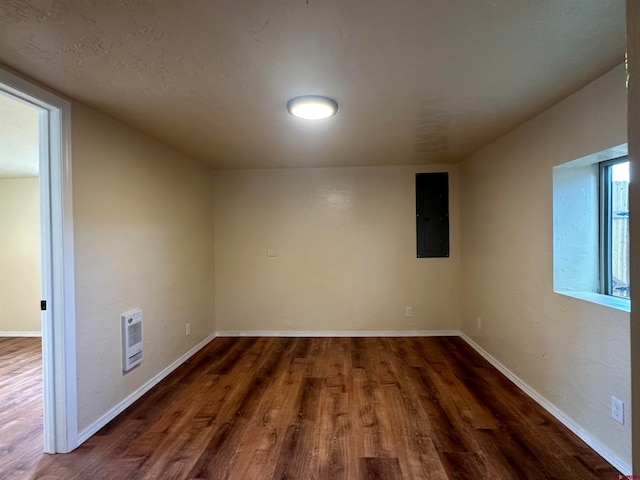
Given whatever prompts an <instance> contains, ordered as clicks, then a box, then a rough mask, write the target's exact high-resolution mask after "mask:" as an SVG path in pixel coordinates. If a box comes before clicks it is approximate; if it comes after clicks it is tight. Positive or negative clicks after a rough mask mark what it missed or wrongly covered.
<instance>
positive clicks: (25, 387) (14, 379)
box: [0, 337, 44, 480]
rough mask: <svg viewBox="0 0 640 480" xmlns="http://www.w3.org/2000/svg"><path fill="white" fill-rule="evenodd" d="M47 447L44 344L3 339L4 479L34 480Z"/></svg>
mask: <svg viewBox="0 0 640 480" xmlns="http://www.w3.org/2000/svg"><path fill="white" fill-rule="evenodd" d="M43 445H44V444H43V437H42V342H41V340H40V338H13V337H12V338H7V337H0V479H2V480H8V479H16V480H18V479H23V478H31V474H32V472H33V471H34V470H35V468H36V466H37V463H38V461H39V460H40V459H41V458H42V450H43Z"/></svg>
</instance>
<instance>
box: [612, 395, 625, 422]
mask: <svg viewBox="0 0 640 480" xmlns="http://www.w3.org/2000/svg"><path fill="white" fill-rule="evenodd" d="M611 418H613V419H614V420H615V421H616V422H618V423H621V424H622V425H624V402H623V401H622V400H618V399H617V398H616V397H614V396H613V395H611Z"/></svg>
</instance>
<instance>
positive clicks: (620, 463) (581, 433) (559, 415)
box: [458, 332, 632, 475]
mask: <svg viewBox="0 0 640 480" xmlns="http://www.w3.org/2000/svg"><path fill="white" fill-rule="evenodd" d="M458 334H459V336H460V338H462V339H463V340H464V341H465V342H467V343H468V344H469V346H471V348H473V349H474V350H475V351H476V352H478V353H479V354H480V355H482V357H484V359H485V360H487V361H488V362H489V363H490V364H491V365H493V366H494V367H495V368H496V369H497V370H499V371H500V372H501V373H502V374H503V375H504V376H505V377H507V378H508V379H509V380H511V382H513V383H514V384H516V385H517V386H518V387H519V388H520V389H521V390H522V391H524V393H526V394H527V395H529V396H530V397H531V398H532V399H533V400H535V402H536V403H538V405H540V406H541V407H542V408H544V409H545V410H546V411H547V412H549V413H550V414H551V415H553V416H554V417H555V418H556V420H558V421H559V422H560V423H562V424H563V425H564V426H565V427H567V428H568V429H569V430H571V431H572V432H573V433H574V434H576V435H577V436H578V437H579V438H580V439H581V440H582V441H583V442H585V443H586V444H587V445H589V446H590V447H591V448H593V449H594V450H595V451H596V452H597V453H598V454H599V455H600V456H601V457H602V458H604V459H605V460H606V461H607V462H609V463H610V464H611V465H613V466H614V467H615V468H617V469H618V470H619V471H620V472H621V473H622V474H623V475H631V474H632V471H631V466H630V465H629V464H627V463H626V462H625V461H624V460H622V459H621V458H620V457H619V456H618V455H616V454H615V453H613V452H612V451H611V450H609V449H608V448H607V447H606V446H605V445H603V444H602V443H601V442H600V441H599V440H598V439H597V438H595V437H594V436H593V435H592V434H591V433H589V432H587V431H586V430H585V429H583V428H582V427H581V426H580V425H579V424H578V423H576V422H575V421H574V420H573V419H572V418H571V417H569V416H568V415H567V414H566V413H564V412H563V411H562V410H560V409H559V408H558V407H556V406H555V405H554V404H553V403H551V402H550V401H549V400H547V399H546V398H545V397H543V396H542V395H541V394H540V393H539V392H538V391H536V390H535V389H533V388H532V387H530V386H529V385H528V384H527V383H526V382H524V381H523V380H522V379H520V377H518V376H517V375H516V374H514V373H513V372H512V371H511V370H509V369H508V368H507V367H505V366H504V365H503V364H502V363H500V362H499V361H498V360H496V359H495V358H494V357H493V356H492V355H491V354H490V353H489V352H487V351H486V350H484V349H483V348H482V347H481V346H480V345H478V344H477V343H476V342H475V341H474V340H472V339H471V338H470V337H469V336H467V335H466V334H465V333H464V332H458Z"/></svg>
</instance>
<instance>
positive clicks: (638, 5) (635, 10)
mask: <svg viewBox="0 0 640 480" xmlns="http://www.w3.org/2000/svg"><path fill="white" fill-rule="evenodd" d="M627 61H628V63H629V98H628V103H627V105H628V116H629V121H628V134H629V158H630V160H631V185H630V190H629V208H630V209H631V217H630V219H632V221H631V222H630V225H629V227H630V229H631V232H630V234H629V235H630V240H631V285H638V284H640V262H639V261H638V258H640V240H638V239H640V222H638V221H637V220H636V221H633V219H634V218H637V215H640V213H638V212H640V188H635V187H634V186H636V185H638V182H639V181H640V175H638V172H639V171H640V2H638V1H637V0H627ZM639 292H640V289H639V288H633V289H632V290H631V302H632V303H634V304H635V305H639V304H640V293H639ZM639 312H640V309H637V308H635V309H634V310H633V311H632V312H631V371H632V374H633V394H632V398H633V407H632V408H633V410H635V411H636V412H638V411H640V314H639ZM633 423H634V425H633V441H632V445H633V473H635V474H636V475H640V414H638V415H634V417H633Z"/></svg>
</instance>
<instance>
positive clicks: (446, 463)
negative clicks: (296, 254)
mask: <svg viewBox="0 0 640 480" xmlns="http://www.w3.org/2000/svg"><path fill="white" fill-rule="evenodd" d="M30 475H31V476H29V477H28V478H42V479H65V480H71V479H118V480H124V479H145V478H148V479H226V478H228V479H242V480H246V479H295V480H306V479H334V478H335V479H348V480H353V479H385V480H396V479H434V480H435V479H437V480H443V479H474V480H475V479H521V478H526V479H551V478H552V479H562V480H567V479H580V480H585V479H610V480H613V479H615V478H618V472H617V471H616V470H615V469H614V468H613V467H611V466H610V465H609V464H608V463H607V462H606V461H605V460H603V459H602V458H601V457H600V456H598V455H597V454H596V453H595V452H594V451H593V450H591V449H590V448H589V447H588V446H587V445H586V444H584V443H583V442H582V441H581V440H579V439H578V438H577V437H576V436H575V435H573V434H572V433H571V432H569V431H568V430H567V429H566V428H565V427H563V426H562V425H561V424H559V423H558V422H557V421H556V420H555V419H553V418H552V417H551V416H550V415H549V414H548V413H546V412H545V411H544V410H543V409H542V408H541V407H539V406H538V405H537V404H536V403H535V402H534V401H533V400H531V399H530V398H529V397H527V396H526V395H525V394H524V393H523V392H521V391H520V390H519V389H518V388H517V387H516V386H515V385H513V384H512V383H511V382H510V381H509V380H507V379H506V378H505V377H504V376H503V375H502V374H500V373H499V372H498V371H497V370H495V369H494V368H493V367H491V366H490V365H489V364H488V363H487V362H486V361H485V360H484V359H482V358H481V357H480V356H479V355H478V354H477V353H476V352H475V351H473V349H471V348H470V347H469V346H468V345H467V344H466V343H465V342H464V341H462V340H461V339H459V338H454V337H440V338H218V339H216V340H214V341H213V342H212V343H211V344H209V345H208V346H207V347H206V348H205V349H203V350H202V351H201V352H200V353H199V354H198V355H196V356H194V357H193V358H192V359H190V360H189V361H188V362H187V363H186V364H185V365H183V366H182V367H181V368H180V369H178V370H177V371H176V372H174V373H173V374H172V375H171V376H169V377H168V378H167V379H165V381H163V382H162V383H161V384H160V385H158V386H157V387H156V388H154V389H153V390H151V391H150V392H149V393H148V394H147V395H146V396H145V397H144V398H143V399H141V400H140V401H139V402H137V403H136V404H135V405H133V406H132V407H130V408H129V409H128V410H127V411H126V412H124V413H123V414H122V415H120V416H119V417H118V418H117V419H115V420H114V421H113V422H111V423H110V424H109V425H107V426H106V427H105V428H104V429H102V430H101V431H100V432H99V433H98V434H97V435H95V436H93V437H92V438H91V439H89V440H88V441H87V442H86V443H85V444H84V445H82V446H81V447H80V448H78V449H77V450H76V451H74V452H72V453H71V454H68V455H55V456H43V457H42V458H41V460H40V461H39V462H38V464H37V468H36V471H35V472H34V473H33V474H30Z"/></svg>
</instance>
